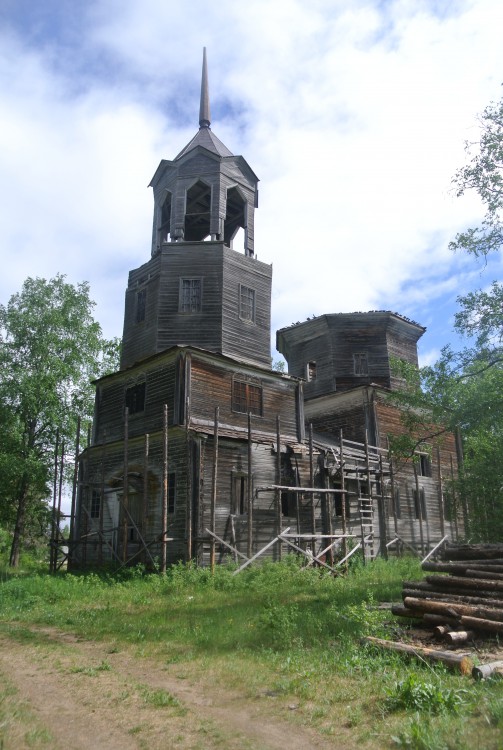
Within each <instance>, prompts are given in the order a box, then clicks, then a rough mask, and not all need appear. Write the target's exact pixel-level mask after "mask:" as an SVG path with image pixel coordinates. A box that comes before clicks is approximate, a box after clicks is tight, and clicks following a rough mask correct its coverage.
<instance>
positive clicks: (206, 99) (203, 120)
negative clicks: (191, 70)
mask: <svg viewBox="0 0 503 750" xmlns="http://www.w3.org/2000/svg"><path fill="white" fill-rule="evenodd" d="M210 124H211V119H210V93H209V89H208V66H207V64H206V47H203V72H202V75H201V104H200V106H199V127H200V128H209V127H210Z"/></svg>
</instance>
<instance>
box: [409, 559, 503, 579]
mask: <svg viewBox="0 0 503 750" xmlns="http://www.w3.org/2000/svg"><path fill="white" fill-rule="evenodd" d="M421 569H422V570H427V571H430V572H432V573H452V574H454V575H465V574H466V572H467V570H478V571H487V573H489V575H488V576H487V577H488V578H491V577H492V575H493V574H494V573H500V574H503V565H492V564H491V563H490V562H489V561H488V562H486V563H480V562H477V563H476V562H472V561H471V560H467V561H465V562H462V561H461V562H440V563H438V562H430V561H429V560H427V561H426V562H424V563H423V564H422V565H421Z"/></svg>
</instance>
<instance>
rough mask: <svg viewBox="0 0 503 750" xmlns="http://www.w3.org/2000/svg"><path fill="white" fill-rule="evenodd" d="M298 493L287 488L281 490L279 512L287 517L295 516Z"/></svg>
mask: <svg viewBox="0 0 503 750" xmlns="http://www.w3.org/2000/svg"><path fill="white" fill-rule="evenodd" d="M298 497H299V496H298V493H297V492H290V491H289V490H282V491H281V514H282V515H283V516H287V517H289V518H295V517H296V516H297V503H298Z"/></svg>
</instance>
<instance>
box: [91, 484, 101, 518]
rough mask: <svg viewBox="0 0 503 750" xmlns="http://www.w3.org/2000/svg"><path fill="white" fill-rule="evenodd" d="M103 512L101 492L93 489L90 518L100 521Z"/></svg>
mask: <svg viewBox="0 0 503 750" xmlns="http://www.w3.org/2000/svg"><path fill="white" fill-rule="evenodd" d="M101 512H102V502H101V492H100V490H97V489H93V490H92V491H91V503H90V506H89V517H90V518H91V519H92V520H93V521H99V519H100V518H101Z"/></svg>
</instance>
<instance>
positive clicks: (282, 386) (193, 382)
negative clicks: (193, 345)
mask: <svg viewBox="0 0 503 750" xmlns="http://www.w3.org/2000/svg"><path fill="white" fill-rule="evenodd" d="M235 376H238V377H241V378H244V379H247V378H250V379H251V381H250V382H253V383H256V384H257V385H260V386H261V388H262V416H255V415H254V416H253V417H252V420H253V424H254V427H255V429H256V430H258V431H260V432H261V433H264V432H268V433H270V435H271V439H272V440H275V435H276V418H277V417H278V416H279V417H280V423H281V431H282V434H283V435H287V436H289V438H290V439H291V440H292V439H293V440H300V436H299V435H298V431H297V406H296V401H297V382H296V381H295V380H293V379H291V378H287V377H284V376H283V375H282V374H281V373H276V372H273V371H267V370H258V369H255V368H251V367H248V368H247V367H246V366H244V365H243V364H242V363H239V362H236V361H234V362H232V361H225V362H222V361H218V360H216V359H215V358H213V359H211V358H210V357H206V356H204V355H202V354H198V353H194V352H193V353H192V355H191V379H190V414H191V419H201V420H206V421H207V422H209V423H210V424H212V423H213V420H214V415H215V407H217V406H218V407H219V408H220V421H221V422H222V423H223V424H226V425H228V426H229V425H232V426H233V427H234V428H235V429H236V434H239V431H240V430H241V431H242V432H243V433H246V431H247V425H248V416H247V414H244V413H238V412H236V411H233V410H232V381H233V378H234V377H235Z"/></svg>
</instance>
